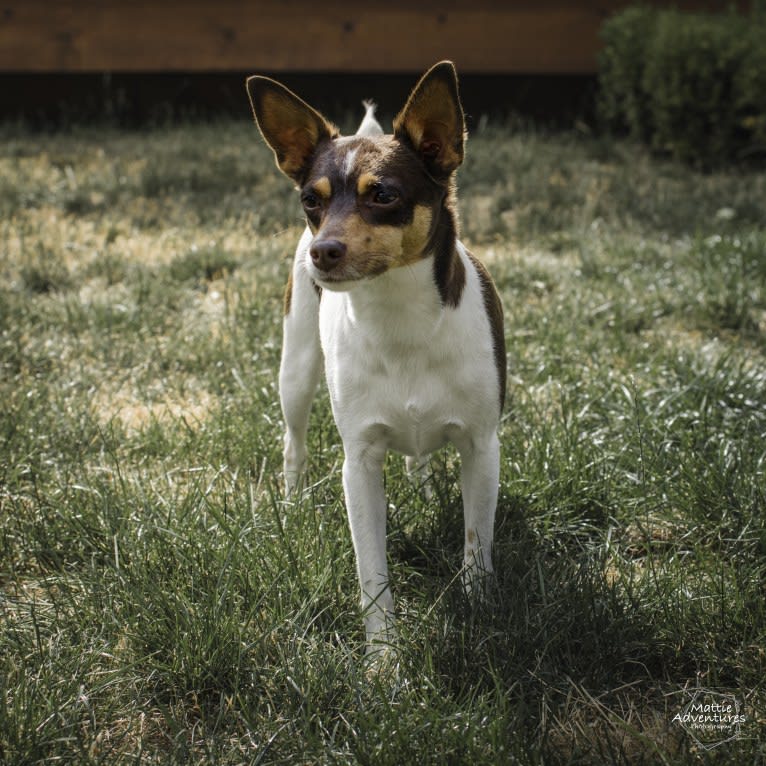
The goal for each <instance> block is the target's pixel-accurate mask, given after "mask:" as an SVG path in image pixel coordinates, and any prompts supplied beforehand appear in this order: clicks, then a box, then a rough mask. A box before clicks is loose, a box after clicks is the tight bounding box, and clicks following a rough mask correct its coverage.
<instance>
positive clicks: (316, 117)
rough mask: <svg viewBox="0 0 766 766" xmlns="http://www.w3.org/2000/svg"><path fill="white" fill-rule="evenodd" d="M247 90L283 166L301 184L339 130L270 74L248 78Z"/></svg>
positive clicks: (257, 120)
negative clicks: (324, 143) (315, 157)
mask: <svg viewBox="0 0 766 766" xmlns="http://www.w3.org/2000/svg"><path fill="white" fill-rule="evenodd" d="M247 93H248V95H249V96H250V104H251V106H252V107H253V114H254V115H255V122H256V124H257V125H258V127H259V128H260V131H261V133H262V134H263V137H264V138H265V139H266V143H267V144H268V145H269V146H270V147H271V148H272V149H273V150H274V155H275V157H276V159H277V165H278V166H279V169H280V170H281V171H282V172H283V173H284V174H285V175H287V176H289V177H290V178H292V179H293V181H295V182H296V183H297V184H300V183H301V182H302V181H303V178H304V177H305V174H306V171H307V170H308V166H309V163H310V161H311V157H312V156H313V154H314V152H315V151H316V148H317V146H318V145H319V143H320V142H321V141H323V140H329V139H331V138H335V137H336V136H337V135H338V133H339V131H338V129H337V128H336V127H335V125H333V124H332V123H331V122H329V121H327V120H326V119H325V118H324V117H322V115H321V114H319V112H317V111H316V109H313V108H312V107H310V106H309V105H308V104H307V103H306V102H305V101H303V100H302V99H300V98H298V96H296V95H295V93H293V92H292V91H291V90H288V89H287V88H286V87H285V86H284V85H281V84H280V83H278V82H277V81H276V80H272V79H270V78H269V77H260V76H254V77H248V79H247Z"/></svg>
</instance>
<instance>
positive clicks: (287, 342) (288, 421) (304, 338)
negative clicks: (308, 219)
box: [279, 229, 322, 494]
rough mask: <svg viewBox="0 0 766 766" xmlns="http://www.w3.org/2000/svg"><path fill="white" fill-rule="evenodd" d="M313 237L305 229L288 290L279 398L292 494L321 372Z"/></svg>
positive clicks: (287, 484) (301, 466)
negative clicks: (311, 265)
mask: <svg viewBox="0 0 766 766" xmlns="http://www.w3.org/2000/svg"><path fill="white" fill-rule="evenodd" d="M310 242H311V232H310V231H309V230H308V229H306V231H305V232H304V234H303V237H301V240H300V242H299V244H298V249H297V251H296V254H295V263H294V264H293V271H292V274H291V278H290V281H289V282H288V285H287V290H286V291H285V315H284V320H283V324H282V330H283V336H282V361H281V363H280V366H279V398H280V402H281V404H282V414H283V415H284V419H285V438H284V453H283V456H284V476H285V489H286V491H287V493H288V494H290V493H292V492H294V491H295V490H296V489H297V488H298V486H299V485H300V482H301V478H302V476H303V473H304V472H305V470H306V462H307V458H308V452H307V449H306V434H307V431H308V422H309V413H310V411H311V402H312V401H313V399H314V394H315V393H316V389H317V386H318V384H319V380H320V377H321V374H322V349H321V346H320V341H319V292H318V290H317V288H316V286H315V285H314V283H313V282H312V281H311V279H310V278H309V276H308V274H307V273H306V267H305V254H306V250H307V248H308V246H309V243H310Z"/></svg>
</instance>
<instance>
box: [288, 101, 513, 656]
mask: <svg viewBox="0 0 766 766" xmlns="http://www.w3.org/2000/svg"><path fill="white" fill-rule="evenodd" d="M369 117H370V114H369V112H368V116H367V118H365V122H367V125H366V129H371V128H374V126H371V125H370V123H369V120H368V118H369ZM373 121H374V118H373ZM376 124H377V123H376ZM364 126H365V123H363V127H364ZM378 129H379V126H378ZM310 243H311V233H310V231H309V230H308V229H307V230H306V232H304V234H303V237H302V238H301V241H300V243H299V245H298V249H297V252H296V259H295V264H294V267H293V297H292V306H291V310H290V312H289V313H288V315H287V316H286V317H285V321H284V346H283V354H282V364H281V369H280V393H281V399H282V408H283V412H284V415H285V422H286V426H287V431H286V434H285V452H284V459H285V465H284V468H285V479H286V483H287V485H288V488H289V489H291V490H292V489H294V488H295V487H296V485H297V483H298V479H299V477H300V474H301V473H302V471H303V470H304V468H305V464H306V426H307V422H308V413H309V409H310V406H311V400H312V398H313V395H314V392H315V390H316V386H317V382H318V378H319V369H320V364H321V358H322V351H323V352H324V360H325V374H326V378H327V384H328V387H329V391H330V398H331V402H332V410H333V415H334V417H335V422H336V424H337V426H338V430H339V432H340V436H341V439H342V441H343V448H344V452H345V461H344V464H343V487H344V491H345V496H346V506H347V511H348V517H349V522H350V526H351V534H352V538H353V543H354V549H355V552H356V558H357V566H358V573H359V581H360V585H361V591H362V609H363V612H364V620H365V627H366V633H367V642H368V648H374V647H375V646H376V645H378V647H379V646H380V644H385V643H387V642H388V641H389V640H390V638H391V628H392V619H393V613H394V606H393V599H392V596H391V590H390V587H389V582H388V566H387V563H386V508H387V502H386V497H385V493H384V488H383V460H384V458H385V454H386V452H387V450H389V449H390V450H394V451H397V452H401V453H403V454H405V455H407V456H409V458H408V461H407V462H408V467H409V468H416V467H418V466H421V465H422V464H423V462H424V459H425V456H427V455H428V454H429V453H431V452H433V451H434V450H436V449H439V448H440V447H442V446H443V445H445V444H446V443H447V442H452V443H453V444H454V445H455V446H456V448H457V450H458V452H459V454H460V458H461V465H462V471H461V489H462V496H463V504H464V520H465V548H464V566H465V573H466V577H465V582H466V585H467V587H468V588H470V587H471V586H472V584H473V582H474V581H475V580H476V577H477V576H478V575H480V574H482V573H488V572H491V571H492V560H491V546H492V536H493V527H494V516H495V507H496V504H497V491H498V479H499V442H498V438H497V425H498V419H499V402H500V392H499V382H498V374H497V370H496V367H495V356H494V350H493V343H492V332H491V327H490V322H489V318H488V316H487V313H486V308H485V304H484V298H483V295H482V287H481V282H480V279H479V276H478V274H477V272H476V268H475V267H474V265H473V262H472V261H471V259H470V258H469V257H468V255H467V253H466V251H465V248H464V247H463V245H462V244H460V243H458V245H457V254H458V257H459V258H460V259H461V260H462V262H463V265H464V267H465V272H466V283H465V287H464V289H463V293H462V297H461V300H460V303H459V304H458V306H457V307H456V308H453V307H450V306H444V305H442V302H441V300H440V297H439V292H438V290H437V287H436V284H435V282H434V277H433V259H432V257H427V258H425V259H423V260H421V261H419V262H417V263H415V264H414V265H409V266H403V267H399V268H394V269H392V270H390V271H388V272H386V273H385V274H383V275H381V276H378V277H375V278H374V279H369V280H361V281H358V282H353V283H345V284H344V285H343V288H344V289H343V290H331V289H324V290H323V294H322V298H321V301H318V299H317V296H316V291H315V290H314V288H313V285H312V284H311V279H312V278H313V279H315V280H317V281H319V282H320V284H321V279H320V278H321V274H320V273H319V272H317V271H316V270H315V268H314V266H313V264H312V262H311V258H310V255H309V246H310ZM317 320H318V321H317ZM320 341H321V350H320Z"/></svg>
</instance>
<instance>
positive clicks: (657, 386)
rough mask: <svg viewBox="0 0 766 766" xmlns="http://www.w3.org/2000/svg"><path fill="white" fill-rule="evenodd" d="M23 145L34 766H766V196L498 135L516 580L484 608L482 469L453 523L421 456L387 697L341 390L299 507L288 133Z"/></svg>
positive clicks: (93, 134) (23, 716)
mask: <svg viewBox="0 0 766 766" xmlns="http://www.w3.org/2000/svg"><path fill="white" fill-rule="evenodd" d="M243 98H244V93H243ZM0 133H1V134H2V141H1V142H0V254H1V259H0V277H1V278H0V366H1V370H0V399H1V400H2V406H1V407H0V761H1V762H2V763H4V764H9V766H11V765H13V766H15V765H17V764H35V763H78V764H80V763H82V764H96V763H103V764H109V765H110V766H111V764H128V763H130V764H135V763H142V764H160V763H179V764H180V763H190V764H194V763H198V764H240V763H248V764H250V763H252V764H257V763H263V764H267V763H268V764H271V763H277V764H316V763H325V764H357V763H358V764H375V765H376V766H378V765H380V764H384V765H385V764H391V765H392V766H400V765H401V764H409V763H419V764H463V763H466V764H468V763H471V764H511V763H514V764H597V763H609V764H623V763H624V764H627V763H631V764H633V763H636V764H638V763H646V764H658V763H666V764H698V763H710V764H713V763H721V764H728V763H742V764H745V763H748V764H756V763H763V762H764V760H765V759H766V728H765V725H766V680H765V679H766V599H765V598H764V594H765V592H766V477H765V476H764V473H765V471H766V172H764V171H762V170H761V171H758V170H745V169H742V168H733V169H728V170H727V169H724V170H718V171H712V172H708V173H705V174H702V173H698V172H695V171H693V170H690V169H689V168H687V167H684V166H682V165H679V164H675V163H672V162H669V161H665V160H662V159H658V158H652V157H650V156H649V155H647V154H646V153H645V152H644V151H643V150H642V149H640V148H638V147H636V146H634V145H631V144H627V143H623V142H619V141H611V140H605V139H599V138H596V137H593V136H590V135H587V134H585V133H581V134H575V133H568V134H555V135H545V134H543V133H542V132H541V131H539V130H532V129H529V128H528V127H524V126H518V125H494V124H493V123H492V121H487V120H480V121H478V124H477V125H476V126H475V129H474V130H473V132H472V137H471V139H470V141H469V143H468V155H467V161H466V164H465V165H464V167H463V168H462V169H461V171H460V175H459V181H460V195H461V203H460V207H461V219H462V232H463V239H464V240H465V241H466V243H467V244H468V245H469V246H470V247H471V248H472V250H473V251H474V252H475V253H476V254H477V255H478V256H479V257H480V258H481V259H483V261H484V262H485V263H486V264H487V266H488V267H489V269H490V270H491V272H492V274H493V276H494V277H495V279H496V282H497V284H498V288H499V290H500V293H501V296H502V298H503V302H504V305H505V312H506V313H505V319H506V325H505V330H506V339H507V346H508V352H509V375H510V377H509V391H508V399H509V402H508V405H507V407H506V411H505V415H504V418H503V422H502V427H501V440H502V449H503V453H502V471H501V487H500V501H499V507H498V517H497V537H496V569H497V573H496V578H495V581H494V583H493V587H492V589H491V592H490V593H489V594H488V597H487V599H486V601H485V602H482V603H478V604H473V603H469V602H467V601H466V599H465V598H464V596H463V593H462V590H461V587H460V581H459V577H457V574H458V566H459V563H460V561H461V546H462V539H463V538H462V526H461V525H462V519H461V507H460V500H459V487H458V472H457V470H456V458H455V455H454V453H453V452H450V451H447V452H445V453H443V454H442V455H440V456H438V457H436V458H435V459H434V461H433V463H432V469H433V477H432V481H433V487H434V493H433V496H432V498H431V499H430V500H425V499H424V496H423V493H422V492H420V491H419V489H418V488H417V487H415V486H413V485H412V484H411V483H410V482H408V481H406V479H405V478H404V471H403V466H402V461H401V459H400V458H398V457H397V456H391V458H390V459H389V461H388V463H387V468H386V484H387V491H388V497H389V502H390V520H389V554H390V562H391V572H392V584H393V588H394V592H395V595H396V598H397V605H398V608H399V610H400V613H399V629H400V646H399V651H398V658H399V667H398V669H394V668H388V669H386V672H381V673H378V674H374V673H368V672H366V670H365V666H364V663H363V661H362V660H363V632H362V625H361V620H360V616H359V613H358V607H357V584H356V575H355V567H354V560H353V552H352V548H351V541H350V536H349V533H348V531H347V527H346V520H345V512H344V509H343V502H342V493H341V487H340V466H341V462H342V450H341V446H340V442H339V438H338V436H337V433H336V431H335V427H334V424H333V422H332V417H331V414H330V412H329V405H328V401H327V397H326V394H324V393H322V394H320V396H319V397H318V399H317V402H316V404H315V408H314V411H313V413H312V427H311V441H310V449H311V454H312V466H311V473H310V476H309V489H308V490H307V492H306V494H305V496H304V497H302V498H300V499H299V500H297V501H295V502H292V501H288V500H286V499H285V497H284V494H283V491H282V486H281V480H280V476H279V471H280V465H281V455H280V451H281V423H280V419H281V415H280V410H279V405H278V397H277V386H276V380H277V368H278V361H279V349H280V342H281V341H280V335H281V299H282V289H283V284H284V282H285V280H286V277H287V274H288V271H289V259H290V257H291V254H292V248H293V247H294V245H295V243H296V241H297V238H298V237H299V235H300V231H301V228H302V226H301V218H300V211H299V203H298V200H297V195H295V194H294V193H293V191H292V189H291V186H290V183H289V182H288V181H287V180H286V179H284V178H282V177H281V176H279V174H278V173H277V171H276V169H275V168H274V165H273V161H272V157H271V154H270V153H269V151H268V150H267V149H266V148H265V147H264V145H263V144H262V143H261V142H260V141H259V139H258V136H257V134H256V131H255V128H254V127H253V126H252V125H250V124H249V123H247V122H246V121H241V122H234V121H231V122H224V123H221V124H204V125H203V124H189V125H184V126H174V127H164V128H163V127H157V128H154V129H145V130H141V131H133V132H122V131H119V130H117V129H113V128H95V127H91V128H73V129H70V130H68V131H66V132H60V133H38V134H31V133H28V132H25V131H24V130H22V129H21V128H19V127H18V126H5V127H1V128H0ZM695 693H696V694H697V697H696V699H697V700H698V701H702V702H705V703H706V704H708V703H709V702H710V701H711V700H729V701H733V702H735V703H736V704H737V705H739V706H740V713H742V715H744V722H742V723H741V725H740V724H738V725H737V726H736V727H733V726H731V725H728V726H726V727H723V728H721V729H719V730H717V731H716V732H712V733H711V731H710V730H698V731H697V732H696V736H693V735H692V731H690V729H689V727H687V726H685V725H682V722H680V721H679V720H678V719H675V720H674V718H675V717H676V716H677V715H678V714H680V713H683V712H684V711H686V710H687V709H688V706H689V704H690V703H691V702H692V701H693V700H694V699H695V697H694V694H695ZM725 739H728V740H729V741H726V742H723V740H725ZM719 742H720V743H721V744H719V746H718V747H715V748H711V747H710V746H711V745H713V744H717V743H719Z"/></svg>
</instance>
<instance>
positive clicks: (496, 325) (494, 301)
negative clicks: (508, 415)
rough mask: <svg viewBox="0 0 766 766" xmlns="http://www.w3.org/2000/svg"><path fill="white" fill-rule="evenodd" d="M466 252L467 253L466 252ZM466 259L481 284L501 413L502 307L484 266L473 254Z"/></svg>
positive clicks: (502, 402) (503, 385) (503, 383)
mask: <svg viewBox="0 0 766 766" xmlns="http://www.w3.org/2000/svg"><path fill="white" fill-rule="evenodd" d="M466 252H468V251H466ZM468 257H469V258H470V259H471V263H473V265H474V268H475V269H476V273H477V274H478V275H479V282H480V283H481V293H482V296H483V297H484V309H485V310H486V312H487V317H488V318H489V326H490V329H491V330H492V347H493V349H494V352H495V367H496V368H497V379H498V383H499V385H500V411H501V412H502V410H503V406H504V404H505V386H506V376H507V373H506V369H505V331H504V329H503V306H502V304H501V303H500V297H499V296H498V294H497V290H496V289H495V284H494V282H493V281H492V277H491V276H490V275H489V272H488V271H487V269H486V268H485V266H484V264H483V263H482V262H481V261H480V260H479V259H478V258H476V256H475V255H473V253H468Z"/></svg>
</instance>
